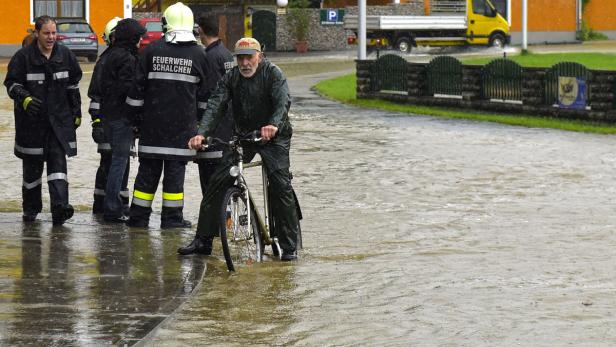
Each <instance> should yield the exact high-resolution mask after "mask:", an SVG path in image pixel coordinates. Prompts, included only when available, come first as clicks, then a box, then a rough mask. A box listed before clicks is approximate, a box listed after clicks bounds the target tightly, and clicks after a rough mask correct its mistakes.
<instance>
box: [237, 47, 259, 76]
mask: <svg viewBox="0 0 616 347" xmlns="http://www.w3.org/2000/svg"><path fill="white" fill-rule="evenodd" d="M236 58H237V66H238V67H239V68H240V73H241V74H242V76H244V77H246V78H249V77H252V75H254V74H255V72H256V71H257V67H258V66H259V62H261V53H259V52H255V53H253V54H238V55H237V57H236Z"/></svg>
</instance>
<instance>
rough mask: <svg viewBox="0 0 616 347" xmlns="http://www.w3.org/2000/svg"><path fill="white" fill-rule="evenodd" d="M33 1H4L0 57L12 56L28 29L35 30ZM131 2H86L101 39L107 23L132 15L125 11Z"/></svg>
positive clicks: (93, 0)
mask: <svg viewBox="0 0 616 347" xmlns="http://www.w3.org/2000/svg"><path fill="white" fill-rule="evenodd" d="M31 4H32V1H31V0H11V1H7V0H5V1H2V6H0V17H1V18H2V21H0V56H11V55H13V54H14V53H15V52H16V51H17V50H18V49H19V48H21V42H22V40H23V39H24V37H25V36H26V35H27V34H28V33H27V29H29V28H31V29H34V21H33V20H34V19H33V18H31V15H32V12H31ZM130 4H131V1H130V0H126V1H125V0H86V11H88V10H89V11H88V12H89V13H86V18H88V19H89V22H90V25H91V26H92V29H94V31H95V32H96V35H97V36H98V37H99V43H102V42H103V41H102V39H101V38H100V36H101V34H102V33H103V31H104V30H105V25H106V24H107V22H108V21H109V20H110V19H111V18H113V17H115V16H118V17H124V15H125V13H126V12H128V13H130V8H129V9H128V11H125V7H126V6H130Z"/></svg>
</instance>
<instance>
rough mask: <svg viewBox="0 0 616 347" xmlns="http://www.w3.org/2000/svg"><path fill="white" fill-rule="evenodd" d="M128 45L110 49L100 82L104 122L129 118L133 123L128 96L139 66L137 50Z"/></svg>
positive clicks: (119, 45)
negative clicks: (136, 68)
mask: <svg viewBox="0 0 616 347" xmlns="http://www.w3.org/2000/svg"><path fill="white" fill-rule="evenodd" d="M126 46H127V44H124V43H118V42H117V40H116V44H114V45H113V46H112V47H111V48H110V49H109V54H108V57H107V58H106V59H107V60H106V62H105V65H104V66H103V74H102V78H101V80H100V88H101V115H102V118H101V119H102V120H103V122H110V121H116V120H119V119H122V118H128V119H129V120H130V121H133V117H134V114H133V113H132V112H129V107H130V106H128V105H127V104H126V96H127V95H128V92H129V91H130V89H131V87H132V85H133V80H134V78H135V67H136V65H137V54H136V48H135V49H134V50H132V49H129V48H127V47H126Z"/></svg>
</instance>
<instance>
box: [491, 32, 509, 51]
mask: <svg viewBox="0 0 616 347" xmlns="http://www.w3.org/2000/svg"><path fill="white" fill-rule="evenodd" d="M490 47H497V48H503V47H505V37H504V36H503V34H492V36H490Z"/></svg>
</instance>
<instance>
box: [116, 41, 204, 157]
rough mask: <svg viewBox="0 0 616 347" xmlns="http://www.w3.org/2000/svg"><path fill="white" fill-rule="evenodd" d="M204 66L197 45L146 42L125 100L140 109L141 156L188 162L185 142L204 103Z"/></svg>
mask: <svg viewBox="0 0 616 347" xmlns="http://www.w3.org/2000/svg"><path fill="white" fill-rule="evenodd" d="M207 75H208V68H207V65H206V59H205V52H204V50H203V48H202V47H201V46H199V45H197V44H196V43H179V44H174V43H167V42H165V41H164V39H161V40H158V41H156V42H154V43H152V44H150V45H149V46H148V47H147V48H146V49H145V50H144V52H143V53H142V54H141V56H140V59H139V64H138V66H137V71H136V78H135V84H134V86H133V88H132V89H131V91H130V92H129V94H128V97H127V98H126V103H127V104H129V105H130V106H132V107H135V108H136V109H135V110H133V112H135V113H142V114H143V119H142V121H141V126H140V136H141V137H140V139H139V156H140V157H143V158H155V159H165V160H186V161H188V160H192V159H193V158H194V156H195V153H196V152H195V151H194V150H191V149H188V146H187V144H188V140H189V139H190V138H191V137H192V136H194V134H195V131H196V129H197V106H198V104H199V103H203V102H205V101H206V96H205V93H206V91H207V89H206V85H207V80H206V78H207Z"/></svg>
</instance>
